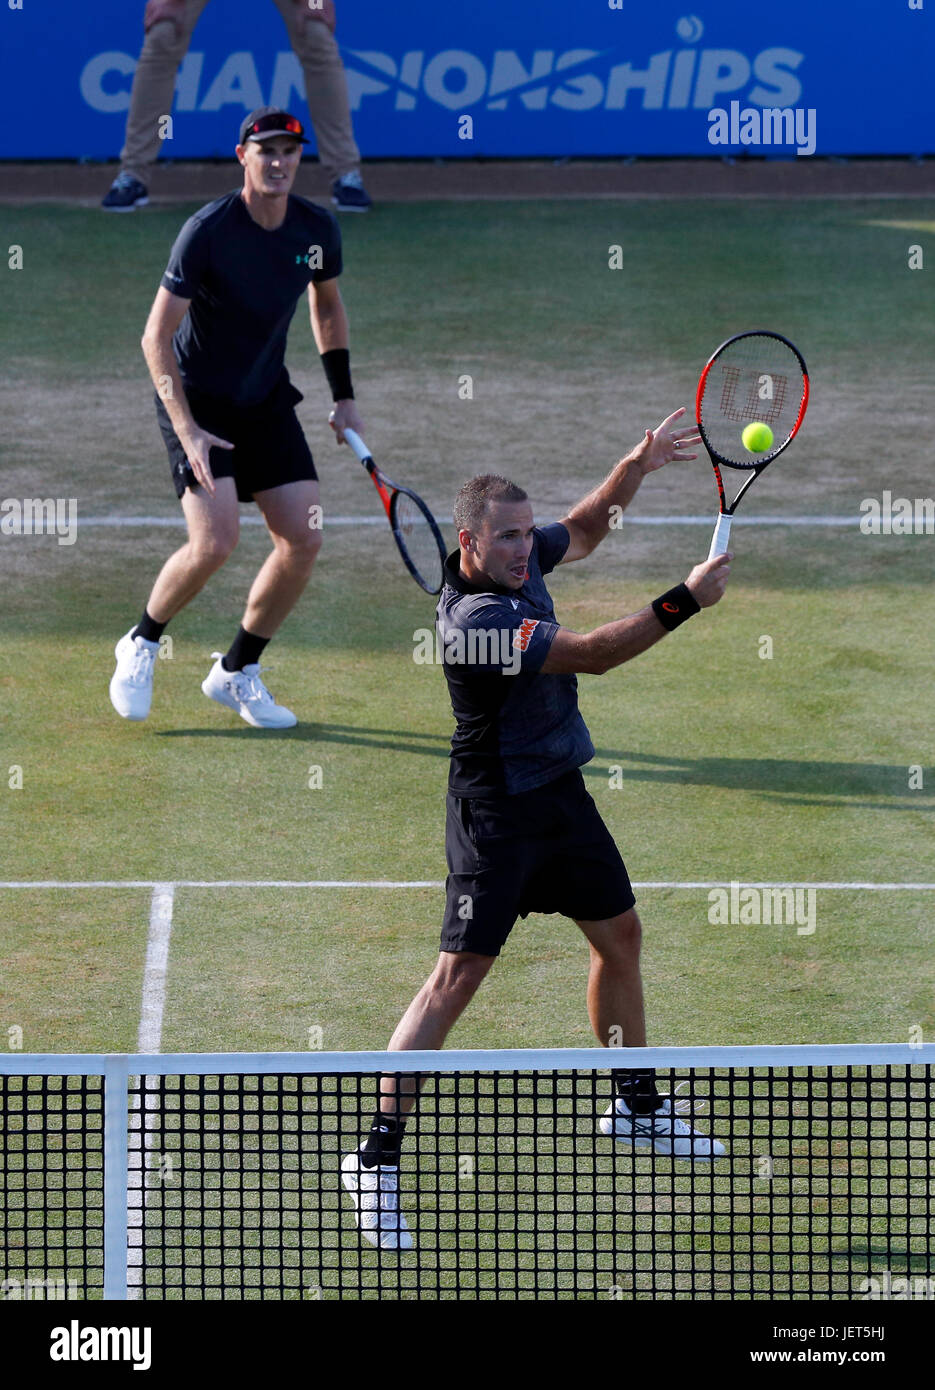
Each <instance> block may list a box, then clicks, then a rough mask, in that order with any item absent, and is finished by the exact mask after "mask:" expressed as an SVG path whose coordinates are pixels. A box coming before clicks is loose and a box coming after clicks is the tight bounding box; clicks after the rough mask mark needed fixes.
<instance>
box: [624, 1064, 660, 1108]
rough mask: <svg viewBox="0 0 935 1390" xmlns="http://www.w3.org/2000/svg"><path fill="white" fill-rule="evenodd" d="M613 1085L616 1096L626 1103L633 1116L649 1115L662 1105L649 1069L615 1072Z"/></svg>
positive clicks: (653, 1076)
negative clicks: (615, 1089)
mask: <svg viewBox="0 0 935 1390" xmlns="http://www.w3.org/2000/svg"><path fill="white" fill-rule="evenodd" d="M614 1084H615V1085H616V1087H617V1094H618V1095H619V1096H621V1097H622V1099H623V1100H624V1101H626V1103H627V1105H628V1107H629V1108H630V1110H631V1111H632V1112H633V1114H634V1115H651V1114H652V1113H653V1111H654V1110H658V1109H659V1107H660V1105H662V1103H663V1097H662V1096H661V1095H660V1094H659V1092H658V1091H657V1090H656V1080H655V1074H654V1072H653V1071H652V1068H650V1067H645V1068H642V1069H640V1070H636V1071H615V1072H614Z"/></svg>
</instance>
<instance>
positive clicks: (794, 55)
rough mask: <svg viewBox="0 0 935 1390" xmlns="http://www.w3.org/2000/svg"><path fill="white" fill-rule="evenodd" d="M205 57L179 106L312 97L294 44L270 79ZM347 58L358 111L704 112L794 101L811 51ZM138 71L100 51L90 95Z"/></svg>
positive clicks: (115, 105)
mask: <svg viewBox="0 0 935 1390" xmlns="http://www.w3.org/2000/svg"><path fill="white" fill-rule="evenodd" d="M624 51H625V50H624ZM205 56H206V55H205V54H204V53H203V52H189V53H187V54H186V56H185V58H184V59H183V61H182V64H181V67H180V69H179V73H178V77H177V79H176V84H175V102H174V103H173V106H174V109H175V110H177V111H203V112H214V111H220V110H222V109H223V108H224V107H226V106H234V107H237V108H239V109H242V110H243V111H244V112H247V111H249V110H252V109H253V108H254V107H256V106H262V105H264V104H267V102H268V103H269V104H271V105H276V106H285V107H288V106H289V105H290V104H291V103H292V102H293V101H294V100H296V99H298V98H300V97H301V96H302V95H303V94H304V78H303V76H302V69H301V65H300V63H299V60H298V58H297V57H296V56H295V54H294V53H293V52H292V51H291V50H287V51H284V52H277V53H276V54H275V55H274V58H273V65H272V68H271V69H267V68H266V66H265V64H266V60H265V59H264V60H263V63H262V66H263V68H264V76H263V80H261V77H260V74H259V73H258V70H257V64H256V60H255V57H254V55H253V53H251V52H249V51H246V50H243V51H239V52H234V53H227V54H225V55H222V57H220V58H218V57H215V56H214V55H208V58H209V61H208V63H207V64H206V61H205ZM343 56H344V59H345V71H346V73H347V80H348V90H349V95H350V105H351V110H352V111H359V110H360V108H361V105H362V104H363V102H364V100H365V98H366V99H372V98H383V99H385V100H387V101H389V102H390V103H391V104H392V106H393V109H395V110H397V111H415V110H417V109H419V108H420V107H423V106H424V105H425V103H426V102H429V103H432V104H434V105H436V106H441V107H444V108H445V109H446V110H449V111H457V112H458V113H459V114H460V113H462V112H464V111H466V110H468V109H469V108H470V107H472V106H477V105H479V104H480V103H481V102H483V103H484V104H485V105H486V107H487V109H488V110H491V111H507V110H511V109H517V108H522V109H524V110H526V111H546V110H549V109H550V108H552V107H556V108H558V109H560V110H563V111H593V110H596V109H598V108H603V109H604V110H605V111H623V110H627V109H629V110H635V109H642V110H644V111H661V110H667V111H687V110H689V109H693V110H695V111H703V110H709V109H710V108H711V106H712V105H713V103H714V101H715V99H716V98H717V97H719V96H723V94H725V93H728V92H737V93H739V92H744V93H745V100H746V101H747V102H749V103H751V104H752V105H753V106H757V107H770V108H789V107H793V106H794V104H795V103H796V101H797V100H798V99H799V97H800V96H801V93H802V84H801V82H800V80H799V79H798V77H797V76H796V75H795V73H796V70H797V68H798V67H799V66H800V64H801V63H802V61H803V60H804V57H805V55H804V53H800V52H798V51H797V50H796V49H792V48H781V47H772V48H764V49H763V50H762V51H761V52H759V53H756V54H751V55H748V54H746V53H742V52H740V51H739V50H738V49H733V48H700V49H699V48H678V49H664V50H663V51H662V52H660V53H651V54H641V55H639V56H634V57H631V58H628V59H626V60H625V61H622V62H615V61H613V57H612V55H611V54H610V53H608V52H606V51H605V52H603V53H601V52H599V51H598V50H597V49H590V48H570V49H566V50H564V51H558V50H555V49H551V48H548V49H546V48H537V49H530V50H527V51H521V52H520V51H517V50H515V49H512V48H498V49H494V50H493V51H487V52H485V53H483V54H477V53H472V52H470V51H469V50H467V49H462V48H447V49H443V50H442V51H441V52H438V53H430V52H426V51H425V50H423V49H410V50H407V51H406V52H404V53H401V54H397V55H393V54H389V53H379V52H376V51H375V50H373V49H346V50H344V54H343ZM135 71H136V56H135V55H133V54H130V53H122V52H119V51H117V50H110V49H109V50H106V51H105V52H102V53H97V54H95V55H94V56H93V57H92V58H90V59H89V60H88V62H87V63H86V64H85V66H84V68H83V69H82V72H81V76H80V79H79V84H80V89H81V95H82V97H83V99H84V101H85V102H86V103H87V105H88V106H89V107H91V108H92V110H94V111H98V112H100V113H102V114H104V115H116V114H118V113H120V112H125V111H126V110H127V109H128V107H129V104H130V86H131V83H132V79H133V74H134V72H135ZM267 81H268V85H269V91H268V93H266V92H265V91H264V87H265V86H266V85H267ZM751 83H752V84H753V85H750V84H751Z"/></svg>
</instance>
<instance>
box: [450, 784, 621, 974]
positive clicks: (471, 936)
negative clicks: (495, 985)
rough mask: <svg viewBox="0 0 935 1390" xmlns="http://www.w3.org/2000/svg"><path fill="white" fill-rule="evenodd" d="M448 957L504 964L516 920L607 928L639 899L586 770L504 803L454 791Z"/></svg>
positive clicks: (503, 800) (451, 798)
mask: <svg viewBox="0 0 935 1390" xmlns="http://www.w3.org/2000/svg"><path fill="white" fill-rule="evenodd" d="M445 852H446V855H447V858H448V869H449V873H448V881H447V894H448V899H447V903H446V906H445V921H444V924H443V926H442V939H441V949H442V950H443V951H476V952H477V953H478V954H479V955H482V956H497V955H499V954H500V948H501V947H502V946H503V943H504V942H505V941H506V939H507V937H508V936H509V934H510V931H511V930H512V927H513V924H514V922H515V921H516V918H517V917H518V916H519V917H525V916H527V915H528V913H530V912H561V913H563V914H564V916H566V917H572V918H575V919H576V920H578V921H583V922H599V921H604V920H605V919H606V918H608V917H616V916H617V915H618V914H619V913H621V912H626V911H627V910H628V908H631V907H632V906H633V904H634V903H635V901H636V899H635V898H634V896H633V889H632V888H631V887H630V878H629V875H628V874H627V870H626V866H625V864H624V862H623V860H622V859H621V857H620V851H619V850H618V849H617V846H616V844H615V843H614V839H613V836H612V835H611V833H610V831H609V830H608V829H607V826H606V825H605V824H604V822H603V821H602V820H601V817H600V814H599V813H598V809H597V807H596V806H595V805H594V802H593V801H592V799H591V797H590V796H589V795H588V793H587V791H586V790H585V785H584V778H583V777H582V775H581V772H580V770H579V769H577V768H576V769H575V770H574V771H572V772H567V773H565V775H564V776H562V777H558V778H556V780H555V781H554V782H547V783H546V785H545V786H544V787H536V788H535V789H534V790H533V791H529V792H520V793H519V794H518V795H517V796H503V797H500V798H498V799H496V800H487V799H485V798H479V797H461V796H453V795H452V794H451V792H449V793H448V805H447V819H446V826H445Z"/></svg>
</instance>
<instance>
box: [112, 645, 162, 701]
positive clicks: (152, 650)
mask: <svg viewBox="0 0 935 1390" xmlns="http://www.w3.org/2000/svg"><path fill="white" fill-rule="evenodd" d="M132 633H133V628H132V627H131V629H130V631H129V632H127V633H125V634H124V636H123V637H121V639H120V641H119V642H118V643H117V645H116V647H115V648H114V656H115V657H116V658H117V669H116V670H115V671H114V674H113V675H112V676H111V678H110V703H111V704H112V705H113V707H114V709H115V710H116V711H117V713H118V714H120V715H122V716H123V718H124V719H134V720H141V719H145V718H146V716H147V715H148V714H149V707H150V705H151V704H152V700H153V669H154V666H155V662H156V657H157V655H158V653H159V643H158V642H147V641H146V639H145V637H134V636H133V635H132Z"/></svg>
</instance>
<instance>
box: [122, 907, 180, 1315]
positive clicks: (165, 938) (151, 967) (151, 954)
mask: <svg viewBox="0 0 935 1390" xmlns="http://www.w3.org/2000/svg"><path fill="white" fill-rule="evenodd" d="M174 901H175V884H174V883H165V882H159V883H154V884H153V896H152V899H151V901H150V907H149V937H148V939H147V942H146V964H145V966H144V967H143V999H142V1005H141V1008H140V1027H139V1033H138V1035H137V1044H136V1050H137V1052H148V1053H156V1052H159V1051H160V1049H161V1046H162V1016H163V1011H164V1009H165V1004H166V972H167V970H168V968H169V940H170V938H171V936H172V908H173V904H174ZM158 1089H159V1078H158V1076H143V1077H141V1078H140V1090H139V1091H138V1092H137V1093H136V1094H134V1096H133V1100H132V1103H131V1106H130V1129H131V1131H132V1130H137V1131H138V1130H139V1129H140V1128H141V1124H140V1120H141V1118H142V1130H143V1143H142V1146H141V1159H142V1162H141V1166H140V1167H139V1168H134V1167H132V1166H130V1165H128V1167H127V1297H128V1298H131V1299H139V1298H142V1297H143V1238H144V1226H145V1222H146V1203H147V1195H148V1193H149V1191H150V1176H151V1174H152V1170H153V1167H154V1162H153V1142H154V1133H153V1131H154V1130H155V1129H156V1127H157V1125H158V1123H159V1116H158V1113H157V1112H156V1110H155V1108H153V1109H150V1107H149V1106H148V1105H147V1103H146V1102H147V1092H148V1091H154V1090H158ZM141 1108H142V1112H143V1113H142V1117H141V1116H140V1113H139V1112H140V1110H141Z"/></svg>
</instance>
